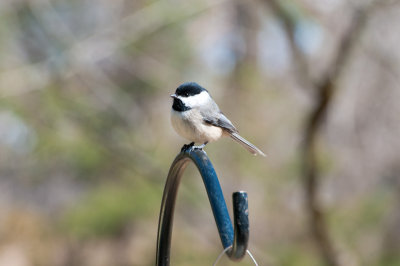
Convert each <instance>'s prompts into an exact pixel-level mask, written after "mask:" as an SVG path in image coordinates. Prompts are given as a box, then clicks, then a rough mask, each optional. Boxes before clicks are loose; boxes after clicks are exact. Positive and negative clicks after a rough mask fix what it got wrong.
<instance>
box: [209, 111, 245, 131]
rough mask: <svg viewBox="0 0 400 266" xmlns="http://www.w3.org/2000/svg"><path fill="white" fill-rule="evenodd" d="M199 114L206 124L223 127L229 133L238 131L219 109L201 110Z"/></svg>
mask: <svg viewBox="0 0 400 266" xmlns="http://www.w3.org/2000/svg"><path fill="white" fill-rule="evenodd" d="M201 114H202V116H203V121H204V122H205V123H206V124H210V125H213V126H216V127H220V128H223V129H225V130H227V131H228V132H229V133H233V132H238V131H237V129H236V128H235V126H234V125H233V124H232V122H231V121H230V120H229V119H228V118H226V116H225V115H224V114H223V113H222V112H221V111H219V110H218V112H209V111H208V112H207V111H203V112H201Z"/></svg>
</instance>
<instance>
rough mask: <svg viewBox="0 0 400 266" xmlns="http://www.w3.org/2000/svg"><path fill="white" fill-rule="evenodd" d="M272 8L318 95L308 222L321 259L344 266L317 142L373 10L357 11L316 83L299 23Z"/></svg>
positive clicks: (310, 143)
mask: <svg viewBox="0 0 400 266" xmlns="http://www.w3.org/2000/svg"><path fill="white" fill-rule="evenodd" d="M267 3H268V4H269V7H270V8H271V9H272V10H273V12H274V13H275V14H276V15H277V17H278V18H279V19H281V20H282V22H283V25H284V29H285V31H286V35H287V39H288V41H289V43H290V47H291V49H292V50H293V55H294V60H295V64H296V70H297V71H298V74H297V77H298V82H300V83H301V84H302V85H306V86H307V87H309V88H310V89H312V91H313V92H314V93H315V101H314V104H313V106H312V108H311V111H310V113H309V115H308V116H307V120H306V124H305V127H304V142H303V147H302V150H301V155H302V156H301V160H302V175H303V185H304V191H305V204H306V206H305V207H306V209H307V212H308V222H309V226H310V230H311V234H312V236H313V238H314V240H315V242H316V245H317V248H318V250H319V252H320V254H321V258H322V259H323V261H324V262H325V264H326V265H330V266H336V265H340V264H339V261H338V256H337V255H336V252H335V248H334V244H333V243H332V240H331V239H330V237H329V231H328V227H327V224H326V221H325V216H324V214H323V212H322V210H321V206H320V203H319V201H318V189H319V180H320V177H321V173H320V170H319V168H318V163H317V156H318V154H317V150H316V140H317V136H318V134H319V133H320V129H321V126H322V124H323V123H324V120H325V117H326V115H327V113H328V112H329V107H330V102H331V100H332V96H333V94H334V92H335V90H336V86H337V83H338V81H339V79H340V77H341V75H342V73H343V70H344V69H345V67H346V64H347V62H348V60H349V58H350V57H351V51H352V48H353V46H354V44H355V43H356V42H357V40H358V38H359V36H360V33H361V32H362V29H363V28H364V25H365V22H366V19H367V17H368V15H369V13H370V11H371V10H369V9H371V8H372V7H374V6H375V5H373V4H370V5H368V7H366V8H365V9H364V10H362V11H356V12H355V14H354V16H353V19H352V22H351V25H350V27H349V29H348V30H347V31H346V32H345V34H344V36H343V38H342V40H341V42H340V43H339V45H338V49H337V53H336V56H335V58H334V60H333V62H332V64H331V66H330V67H329V68H328V71H327V73H326V74H325V75H324V76H323V77H322V78H321V79H320V80H319V81H318V82H315V81H313V80H312V78H311V77H310V76H309V75H308V69H307V68H306V67H307V61H306V58H305V57H304V56H303V54H302V53H301V51H300V50H299V49H298V47H297V44H296V43H295V42H294V37H293V36H294V28H295V23H296V21H294V20H293V18H291V16H290V15H289V14H288V13H287V12H286V10H285V8H284V7H283V6H282V5H281V4H280V3H279V2H278V1H276V0H273V1H268V2H267Z"/></svg>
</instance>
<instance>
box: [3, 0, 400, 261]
mask: <svg viewBox="0 0 400 266" xmlns="http://www.w3.org/2000/svg"><path fill="white" fill-rule="evenodd" d="M367 2H368V3H369V2H371V1H345V0H340V1H329V0H323V1H322V0H321V1H309V0H296V1H289V0H281V1H272V2H270V1H261V0H260V1H239V0H238V1H226V0H220V1H212V0H208V1H200V0H193V1H182V0H177V1H145V0H140V1H124V0H115V1H114V0H113V1H106V0H100V1H95V0H80V1H78V0H72V1H71V0H5V1H1V2H0V58H1V60H0V210H1V215H0V266H33V265H43V266H46V265H49V266H72V265H76V266H78V265H79V266H81V265H85V266H102V265H115V266H117V265H121V266H122V265H154V263H155V246H156V235H157V223H158V212H159V207H160V206H159V205H160V202H161V197H162V190H163V186H164V182H165V178H166V175H167V172H168V169H169V165H170V163H171V162H172V160H173V159H174V157H175V155H176V154H177V153H178V152H179V150H180V147H181V145H183V143H185V142H186V140H183V139H182V138H180V137H178V136H177V135H176V134H175V133H174V131H173V129H172V128H171V126H170V122H169V112H170V105H171V100H170V98H169V95H170V94H171V93H172V92H173V91H174V90H175V88H176V87H177V86H178V85H179V84H181V83H182V82H185V81H196V82H198V83H200V84H201V85H203V86H204V87H206V88H207V89H208V90H209V91H210V93H211V94H212V95H213V97H214V98H215V100H216V101H217V102H218V104H219V105H220V107H221V109H222V110H223V111H224V113H225V114H226V115H227V116H228V117H229V118H230V119H231V120H232V121H233V122H234V124H235V125H236V126H237V127H238V129H239V130H240V132H241V135H243V136H244V137H246V138H247V139H249V140H251V141H252V142H253V143H255V144H256V145H257V146H258V147H260V148H261V149H262V150H263V151H264V152H265V153H266V154H267V155H268V156H267V157H266V158H259V157H252V156H251V155H249V154H248V153H247V152H246V151H245V150H243V149H242V148H241V147H240V146H239V145H236V144H234V143H233V142H232V141H230V140H228V139H226V140H221V141H219V142H217V143H211V144H209V145H208V146H207V148H206V150H207V153H208V155H209V157H210V158H211V160H212V161H213V164H214V166H215V168H216V170H217V173H218V175H219V178H220V181H221V185H222V187H223V190H224V192H225V193H226V198H227V199H230V194H231V193H232V192H233V191H236V190H246V191H248V193H249V204H250V222H251V229H250V233H251V237H250V247H249V248H250V250H251V251H252V253H253V254H254V255H255V257H256V259H257V260H258V262H259V264H260V265H284V266H286V265H287V266H291V265H293V266H302V265H304V266H310V265H322V264H323V259H322V258H321V255H320V254H319V253H320V251H319V249H318V248H317V247H316V245H315V242H314V240H313V238H312V236H311V233H310V228H309V217H308V216H307V212H306V211H305V207H304V193H305V192H304V191H303V186H302V182H303V180H302V178H301V177H302V170H301V169H302V168H301V162H302V160H301V158H300V150H301V147H302V146H303V143H304V139H303V137H304V125H305V123H306V119H307V117H308V114H309V113H310V111H312V108H311V107H312V106H313V103H314V102H315V101H316V99H317V96H316V95H318V93H317V92H316V91H314V90H313V89H312V86H311V85H312V84H307V80H305V77H306V76H307V75H309V77H311V78H312V80H314V81H317V82H316V83H318V81H319V80H320V77H321V76H323V75H324V74H325V72H326V71H327V69H329V68H330V67H331V66H332V62H333V61H334V60H333V59H334V58H335V57H336V56H337V54H336V53H337V51H338V46H339V44H340V42H341V41H342V37H343V34H344V32H346V30H347V29H348V27H349V25H350V23H351V20H352V18H353V17H354V16H355V15H356V14H357V12H356V11H357V10H359V9H362V8H363V7H364V6H366V5H367V4H368V3H367ZM375 2H376V3H377V4H375V6H374V8H372V9H371V10H370V13H368V14H367V15H366V23H365V25H364V27H363V29H362V31H361V34H360V37H359V38H358V39H357V40H356V41H355V44H354V49H352V52H351V53H350V55H349V58H347V63H346V64H345V66H344V67H343V69H342V71H341V75H340V77H339V78H338V80H336V90H335V94H334V95H333V99H332V100H331V102H330V105H329V107H330V108H329V112H328V113H327V115H326V117H324V124H323V127H322V130H321V132H320V134H319V135H318V136H317V145H316V146H317V155H318V158H317V162H316V163H317V164H318V167H319V169H320V170H321V175H322V176H321V178H320V179H319V186H318V189H319V190H318V193H317V196H318V201H319V204H320V205H321V206H322V210H323V215H324V216H325V220H326V224H327V229H328V233H329V235H330V236H331V241H332V243H333V246H334V249H335V251H336V254H335V255H336V256H337V258H338V261H339V262H340V265H346V266H347V265H349V266H352V265H371V266H375V265H393V266H394V265H400V254H399V252H398V250H400V231H399V228H400V207H399V203H400V202H399V196H400V183H399V175H400V167H399V165H400V141H399V136H400V116H399V114H400V105H399V104H398V99H400V90H399V88H398V84H399V71H400V69H399V67H400V65H399V59H400V52H399V49H397V47H398V44H399V43H400V35H399V34H398V28H399V26H400V16H399V14H400V4H399V3H398V2H397V1H384V0H382V1H375ZM272 3H274V4H272ZM277 10H280V12H277ZM299 62H300V63H299ZM227 201H228V202H229V200H227ZM174 228H175V230H174V235H173V243H172V263H171V264H172V265H194V266H195V265H212V263H213V262H214V260H215V259H216V258H217V256H218V254H219V253H220V252H221V251H222V250H221V244H220V240H219V239H218V235H217V230H216V228H215V223H214V221H213V217H212V214H211V211H210V207H209V203H208V201H207V196H206V195H205V191H204V189H203V185H202V183H201V180H200V178H199V177H198V174H197V173H196V170H195V169H194V168H189V169H188V171H187V173H186V174H185V177H184V180H183V183H182V184H181V187H180V191H179V196H178V202H177V206H176V213H175V222H174ZM220 265H252V262H251V261H250V259H249V258H246V259H245V260H244V261H243V262H241V264H234V263H233V262H229V261H228V259H227V258H224V259H223V260H221V262H220Z"/></svg>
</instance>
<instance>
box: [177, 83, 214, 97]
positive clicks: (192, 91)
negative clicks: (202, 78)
mask: <svg viewBox="0 0 400 266" xmlns="http://www.w3.org/2000/svg"><path fill="white" fill-rule="evenodd" d="M202 91H207V90H206V89H204V88H203V87H202V86H200V85H199V84H197V83H196V82H185V83H183V84H182V85H180V86H179V87H178V88H177V89H176V91H175V94H176V95H177V96H183V97H189V96H193V95H196V94H199V93H201V92H202Z"/></svg>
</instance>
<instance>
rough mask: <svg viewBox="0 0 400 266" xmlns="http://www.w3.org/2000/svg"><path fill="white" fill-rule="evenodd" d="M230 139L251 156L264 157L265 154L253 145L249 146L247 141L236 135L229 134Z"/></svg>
mask: <svg viewBox="0 0 400 266" xmlns="http://www.w3.org/2000/svg"><path fill="white" fill-rule="evenodd" d="M230 137H231V138H232V139H234V140H235V141H236V142H238V143H239V144H241V145H242V146H243V147H244V148H245V149H246V150H248V151H249V152H251V153H252V154H253V155H257V154H259V155H262V156H264V157H265V154H264V153H263V152H262V151H261V150H260V149H259V148H257V147H256V146H254V145H253V144H251V143H250V142H249V141H247V140H246V139H244V138H243V137H242V136H240V135H239V134H238V133H230Z"/></svg>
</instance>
